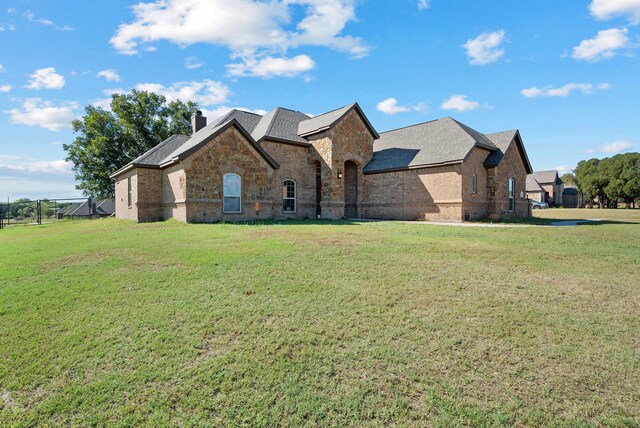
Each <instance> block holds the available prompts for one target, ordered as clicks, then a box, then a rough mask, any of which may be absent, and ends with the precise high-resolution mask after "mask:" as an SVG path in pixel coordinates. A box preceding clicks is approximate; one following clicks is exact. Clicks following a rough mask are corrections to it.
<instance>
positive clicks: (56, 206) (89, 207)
mask: <svg viewBox="0 0 640 428" xmlns="http://www.w3.org/2000/svg"><path fill="white" fill-rule="evenodd" d="M97 216H101V215H100V213H99V212H97V210H96V203H95V199H93V198H52V199H36V200H31V199H16V200H15V201H13V202H9V201H7V202H4V203H0V229H4V228H6V227H12V226H33V225H40V224H46V223H52V222H55V221H60V220H68V219H80V218H95V217H97Z"/></svg>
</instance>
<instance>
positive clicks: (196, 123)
mask: <svg viewBox="0 0 640 428" xmlns="http://www.w3.org/2000/svg"><path fill="white" fill-rule="evenodd" d="M205 126H207V118H206V117H204V116H203V115H202V112H201V111H200V110H198V111H197V112H196V115H195V116H193V117H192V118H191V128H192V129H193V133H194V134H195V133H196V132H198V131H199V130H201V129H202V128H204V127H205Z"/></svg>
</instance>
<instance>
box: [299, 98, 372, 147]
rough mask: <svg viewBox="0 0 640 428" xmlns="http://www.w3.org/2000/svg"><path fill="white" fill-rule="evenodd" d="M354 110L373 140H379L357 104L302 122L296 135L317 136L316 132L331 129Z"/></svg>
mask: <svg viewBox="0 0 640 428" xmlns="http://www.w3.org/2000/svg"><path fill="white" fill-rule="evenodd" d="M354 109H355V110H356V112H357V113H358V114H359V115H360V118H361V119H362V121H363V122H364V124H365V125H366V127H367V128H368V129H369V131H370V132H371V135H373V138H380V135H378V132H377V131H376V130H375V128H374V127H373V125H371V123H370V122H369V119H367V116H365V114H364V112H363V111H362V109H361V108H360V106H359V105H358V103H353V104H349V105H348V106H344V107H340V108H339V109H335V110H332V111H330V112H327V113H324V114H321V115H319V116H315V117H313V118H311V119H309V120H305V121H304V122H300V124H299V125H298V135H300V136H301V137H308V136H310V135H313V134H317V133H318V132H322V131H326V130H328V129H331V128H332V127H333V126H334V125H335V124H336V123H338V122H339V121H340V119H342V118H343V117H344V116H345V115H346V114H347V113H349V112H350V111H351V110H354Z"/></svg>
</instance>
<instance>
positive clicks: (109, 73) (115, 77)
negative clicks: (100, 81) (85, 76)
mask: <svg viewBox="0 0 640 428" xmlns="http://www.w3.org/2000/svg"><path fill="white" fill-rule="evenodd" d="M96 77H103V78H104V79H105V80H106V81H107V82H119V81H120V75H119V74H118V72H117V71H116V70H114V69H113V68H110V69H108V70H102V71H100V72H98V74H96Z"/></svg>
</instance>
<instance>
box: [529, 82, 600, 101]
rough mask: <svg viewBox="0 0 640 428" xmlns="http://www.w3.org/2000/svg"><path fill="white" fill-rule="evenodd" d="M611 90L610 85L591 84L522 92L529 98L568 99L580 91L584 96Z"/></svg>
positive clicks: (533, 88) (533, 89) (576, 84)
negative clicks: (573, 93)
mask: <svg viewBox="0 0 640 428" xmlns="http://www.w3.org/2000/svg"><path fill="white" fill-rule="evenodd" d="M610 88H611V85H610V84H608V83H600V84H599V85H593V84H591V83H567V84H566V85H564V86H560V87H558V88H554V87H551V86H545V87H544V88H538V87H537V86H533V87H531V88H529V89H523V90H522V91H520V93H521V94H522V95H524V96H525V97H527V98H537V97H567V96H569V95H570V94H571V92H573V91H580V92H582V93H583V94H586V95H589V94H592V93H593V92H594V91H605V90H608V89H610Z"/></svg>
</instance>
